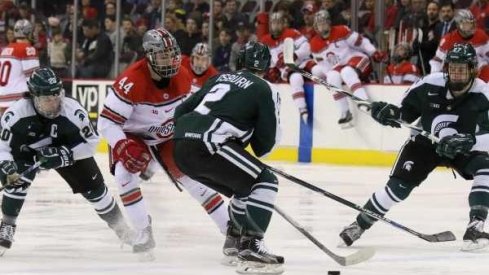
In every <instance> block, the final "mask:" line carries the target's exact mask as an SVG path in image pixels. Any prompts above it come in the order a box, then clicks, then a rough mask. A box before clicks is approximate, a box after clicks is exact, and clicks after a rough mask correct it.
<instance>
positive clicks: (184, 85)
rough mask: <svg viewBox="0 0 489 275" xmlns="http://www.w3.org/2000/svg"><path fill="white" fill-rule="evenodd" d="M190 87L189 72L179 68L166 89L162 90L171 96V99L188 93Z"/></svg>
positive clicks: (190, 77) (181, 67) (190, 78)
mask: <svg viewBox="0 0 489 275" xmlns="http://www.w3.org/2000/svg"><path fill="white" fill-rule="evenodd" d="M191 86H192V76H191V75H190V72H189V71H188V69H187V68H185V67H183V66H180V70H178V73H177V74H176V75H175V76H173V77H172V78H171V79H170V85H169V86H168V88H164V89H163V90H167V91H168V92H169V93H170V94H172V97H178V96H181V95H185V94H187V93H189V92H190V89H191Z"/></svg>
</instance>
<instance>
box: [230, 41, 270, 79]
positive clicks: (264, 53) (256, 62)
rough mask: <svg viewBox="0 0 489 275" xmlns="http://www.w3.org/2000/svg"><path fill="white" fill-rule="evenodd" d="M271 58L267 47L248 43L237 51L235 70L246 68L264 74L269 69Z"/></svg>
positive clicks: (251, 42) (257, 43)
mask: <svg viewBox="0 0 489 275" xmlns="http://www.w3.org/2000/svg"><path fill="white" fill-rule="evenodd" d="M271 59H272V56H271V55H270V50H269V49H268V46H267V45H265V44H263V43H260V42H255V41H250V42H248V43H246V45H244V47H242V48H241V50H240V51H239V56H238V62H237V65H236V67H237V69H238V70H239V69H242V68H247V69H249V70H251V71H258V72H265V71H266V70H267V69H268V67H270V61H271Z"/></svg>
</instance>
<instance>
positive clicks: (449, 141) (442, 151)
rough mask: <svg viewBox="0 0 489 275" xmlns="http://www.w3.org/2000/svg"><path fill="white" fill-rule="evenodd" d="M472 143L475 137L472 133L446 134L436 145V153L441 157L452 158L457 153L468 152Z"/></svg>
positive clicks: (463, 153)
mask: <svg viewBox="0 0 489 275" xmlns="http://www.w3.org/2000/svg"><path fill="white" fill-rule="evenodd" d="M474 144H475V137H474V135H472V134H463V133H460V134H455V135H452V136H446V137H444V138H442V139H441V140H440V142H439V143H438V146H436V153H437V154H438V155H439V156H441V157H447V158H450V159H453V158H455V157H456V156H457V154H462V155H465V154H467V153H469V152H470V150H471V149H472V147H473V146H474Z"/></svg>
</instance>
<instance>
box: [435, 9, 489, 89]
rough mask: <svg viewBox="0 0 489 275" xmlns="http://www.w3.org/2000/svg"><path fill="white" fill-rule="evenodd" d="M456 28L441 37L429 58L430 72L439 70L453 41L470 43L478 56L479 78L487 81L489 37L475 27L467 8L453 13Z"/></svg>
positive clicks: (488, 73) (488, 76)
mask: <svg viewBox="0 0 489 275" xmlns="http://www.w3.org/2000/svg"><path fill="white" fill-rule="evenodd" d="M455 23H456V24H457V29H456V30H454V31H452V32H449V33H448V34H446V35H445V36H443V37H442V39H441V41H440V45H439V46H438V49H437V50H436V53H435V56H434V57H433V59H431V60H430V66H431V72H441V71H442V68H443V61H444V60H445V56H446V55H447V52H448V51H449V50H451V49H452V47H453V45H455V43H469V44H471V45H472V46H473V47H474V49H475V51H476V52H477V56H478V58H477V59H478V60H477V61H478V64H479V76H478V77H479V78H480V79H482V80H484V81H485V82H488V81H489V65H488V62H489V43H488V42H489V37H488V36H487V34H486V33H485V32H484V30H482V29H479V28H476V25H475V24H476V22H475V18H474V16H473V15H472V13H471V12H470V11H469V10H459V11H458V12H457V14H456V15H455Z"/></svg>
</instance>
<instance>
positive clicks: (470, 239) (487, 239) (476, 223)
mask: <svg viewBox="0 0 489 275" xmlns="http://www.w3.org/2000/svg"><path fill="white" fill-rule="evenodd" d="M463 240H464V243H463V245H462V248H461V250H462V251H472V252H477V251H480V250H483V249H484V248H487V247H488V246H489V233H486V232H484V221H482V220H478V219H473V220H472V221H471V222H470V223H469V224H468V225H467V230H466V231H465V234H464V237H463Z"/></svg>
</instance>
